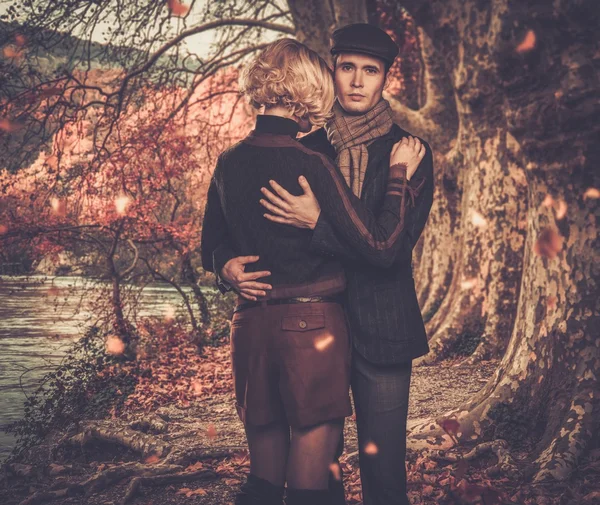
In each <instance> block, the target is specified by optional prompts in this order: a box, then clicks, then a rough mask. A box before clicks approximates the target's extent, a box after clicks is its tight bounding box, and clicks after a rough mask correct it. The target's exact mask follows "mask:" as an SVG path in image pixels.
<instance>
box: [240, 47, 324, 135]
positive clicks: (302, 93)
mask: <svg viewBox="0 0 600 505" xmlns="http://www.w3.org/2000/svg"><path fill="white" fill-rule="evenodd" d="M239 85H240V92H241V93H243V94H244V95H246V96H248V98H249V100H250V103H251V104H252V105H253V106H254V107H256V108H257V109H258V108H260V107H262V106H263V105H264V106H265V107H266V108H267V109H268V108H269V107H273V106H275V105H282V106H284V107H286V108H287V109H288V110H290V112H291V113H292V114H293V115H295V116H298V117H300V118H303V117H307V119H308V121H309V122H310V123H311V124H313V125H315V126H323V125H324V124H325V123H326V122H327V120H328V119H329V118H330V117H331V107H332V106H333V100H334V95H335V92H334V87H333V76H332V73H331V70H330V69H329V67H328V66H327V63H325V61H324V60H323V58H321V57H320V56H319V55H318V54H317V53H316V52H314V51H312V50H311V49H309V48H308V47H306V46H305V45H304V44H301V43H300V42H298V41H296V40H293V39H287V38H284V39H280V40H278V41H276V42H273V43H272V44H269V45H268V46H267V47H266V48H265V49H264V50H263V51H262V52H261V53H260V54H259V55H258V56H257V57H256V59H255V60H254V61H252V62H251V63H250V64H248V65H247V66H246V67H245V68H244V69H243V70H242V73H241V75H240V81H239Z"/></svg>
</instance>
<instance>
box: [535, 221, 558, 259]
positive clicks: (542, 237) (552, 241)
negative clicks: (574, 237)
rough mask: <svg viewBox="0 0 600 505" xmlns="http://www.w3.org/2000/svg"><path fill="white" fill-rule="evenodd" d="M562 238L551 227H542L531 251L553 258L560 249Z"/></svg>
mask: <svg viewBox="0 0 600 505" xmlns="http://www.w3.org/2000/svg"><path fill="white" fill-rule="evenodd" d="M562 245H563V238H562V237H561V236H560V235H559V234H558V232H557V231H556V230H555V229H553V228H544V229H543V230H542V231H541V232H540V234H539V235H538V238H537V240H536V241H535V244H534V246H533V252H534V253H535V254H537V255H538V256H543V257H545V258H550V259H552V258H555V257H556V255H557V254H558V252H559V251H560V250H561V249H562Z"/></svg>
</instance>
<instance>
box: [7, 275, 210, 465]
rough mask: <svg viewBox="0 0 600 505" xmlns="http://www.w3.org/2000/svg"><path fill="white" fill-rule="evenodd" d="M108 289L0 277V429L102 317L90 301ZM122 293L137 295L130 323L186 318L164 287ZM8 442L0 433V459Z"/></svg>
mask: <svg viewBox="0 0 600 505" xmlns="http://www.w3.org/2000/svg"><path fill="white" fill-rule="evenodd" d="M108 287H109V286H108V285H107V284H104V283H98V282H97V281H94V280H93V279H86V278H83V277H68V276H65V277H47V276H39V275H34V276H27V277H26V276H10V277H9V276H0V349H1V352H0V426H2V425H4V424H7V423H9V422H10V421H13V420H15V419H19V418H20V417H21V416H22V414H23V401H24V400H25V399H26V396H25V395H26V394H28V393H29V392H31V391H33V390H34V389H35V388H36V387H37V384H38V382H39V380H40V379H41V378H42V377H43V375H44V374H45V373H47V372H48V371H49V370H50V369H51V368H52V367H53V366H55V365H56V364H58V363H59V362H60V360H61V359H62V357H63V356H64V354H65V352H66V351H67V350H68V348H69V347H70V345H71V344H72V343H73V342H74V341H76V340H77V339H78V338H79V337H80V336H82V335H83V333H84V329H85V327H86V326H88V325H90V324H92V323H93V322H94V321H95V320H96V319H97V318H98V317H102V314H98V313H97V310H94V309H96V308H97V307H98V304H97V303H96V301H95V300H96V298H97V297H99V296H100V297H102V296H108V295H107V294H106V293H104V290H105V289H107V288H108ZM203 289H207V288H203ZM127 291H128V290H127V289H125V292H124V295H125V296H136V297H137V296H138V295H139V297H138V303H137V309H136V311H135V313H134V312H130V313H126V315H127V316H128V318H130V319H131V320H133V321H135V320H136V318H139V317H145V316H159V317H177V316H178V315H186V314H187V312H186V310H185V308H184V305H183V302H182V299H181V296H180V295H179V293H177V291H176V290H175V289H173V288H172V287H171V286H169V285H167V284H152V285H147V286H145V287H144V288H143V289H142V291H141V293H138V291H139V288H135V289H134V290H131V291H130V292H129V294H128V293H127ZM184 291H186V292H188V293H189V292H190V290H189V289H187V290H184ZM209 291H214V290H212V289H209ZM13 444H14V439H13V437H12V436H11V435H7V434H5V433H3V432H0V460H2V459H3V458H4V457H5V456H6V454H7V453H8V452H9V451H10V448H11V447H12V445H13Z"/></svg>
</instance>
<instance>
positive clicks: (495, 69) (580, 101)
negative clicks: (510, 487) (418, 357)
mask: <svg viewBox="0 0 600 505" xmlns="http://www.w3.org/2000/svg"><path fill="white" fill-rule="evenodd" d="M425 9H427V10H425ZM453 10H454V14H455V15H454V16H453V15H452V14H453V12H452V11H453ZM595 10H596V11H597V9H594V3H593V2H591V1H580V2H554V3H553V4H552V7H549V6H548V5H547V4H542V3H540V2H524V3H523V2H516V1H515V2H494V3H493V4H492V5H491V6H488V7H486V8H485V9H484V10H483V11H482V10H477V9H476V6H475V5H470V6H469V8H468V9H467V10H463V8H462V6H459V4H458V2H456V3H455V2H444V3H441V2H437V3H436V2H434V3H429V4H428V6H426V7H423V8H417V9H415V13H416V17H417V18H419V14H421V16H423V23H424V24H427V23H429V26H428V29H429V30H431V29H432V28H433V29H434V32H435V30H442V27H437V28H436V27H435V26H432V24H434V23H436V22H439V20H442V19H443V20H445V21H446V22H447V23H448V25H447V26H455V27H456V34H455V36H456V37H457V39H458V44H457V45H456V47H457V48H458V49H457V53H456V57H455V56H452V55H448V58H447V61H449V62H453V61H455V62H456V63H455V64H453V65H452V68H451V70H452V71H453V74H454V75H455V77H457V78H458V80H457V81H455V82H456V84H457V86H456V90H457V104H458V109H459V117H460V124H461V130H462V131H463V132H465V133H466V135H463V136H459V141H458V142H459V145H460V143H462V144H463V145H462V146H461V148H460V152H463V153H464V155H465V158H466V161H467V162H468V163H465V165H464V168H463V171H464V172H466V173H468V172H469V171H470V172H471V174H470V175H469V179H470V180H465V179H466V178H467V176H465V177H459V185H460V186H461V187H462V202H461V218H460V219H461V225H460V228H459V229H460V232H459V236H458V237H457V239H458V240H459V241H460V243H459V244H457V245H456V247H457V248H459V249H460V253H459V255H458V258H459V261H458V262H457V263H456V265H455V266H454V268H453V278H452V283H451V286H450V289H449V291H448V294H447V295H446V298H445V299H444V301H443V302H442V305H441V306H440V309H439V310H438V312H437V313H436V316H437V314H439V313H440V311H442V309H443V308H444V303H445V302H446V299H448V297H449V295H450V296H451V298H452V300H451V301H449V302H447V303H446V305H448V306H454V314H456V316H455V317H454V318H451V319H450V321H457V322H458V324H459V325H460V324H461V322H460V321H461V319H460V317H459V316H461V315H462V314H461V311H462V310H463V309H464V310H465V312H466V313H469V311H470V314H471V315H475V314H476V312H474V311H473V307H474V306H475V307H478V308H480V309H481V310H482V313H481V315H480V319H483V317H482V316H483V315H484V314H485V315H486V317H485V326H484V332H487V331H490V332H492V331H495V334H496V335H498V334H499V333H498V332H499V331H500V332H502V333H504V332H507V331H508V330H509V329H510V326H511V321H512V317H511V311H512V306H513V303H514V302H513V301H512V300H511V299H509V297H512V298H513V299H514V300H516V299H517V296H516V294H517V292H516V291H515V290H514V287H513V286H516V285H517V284H518V282H519V278H521V277H522V278H521V279H520V293H519V297H518V299H519V303H518V310H517V312H516V319H515V322H514V328H513V330H512V336H511V339H510V343H509V345H508V348H507V350H506V353H505V355H504V358H503V360H502V362H501V364H500V366H499V368H498V370H497V371H496V373H495V374H494V376H493V378H492V379H491V380H490V382H489V383H488V384H487V385H486V387H485V388H484V389H483V390H482V391H480V392H479V393H478V394H477V395H476V396H475V397H474V398H473V399H472V400H471V401H469V402H468V403H467V404H466V405H463V406H460V407H459V408H457V409H456V410H455V411H454V412H451V413H448V416H449V417H452V416H454V417H456V419H457V420H458V421H459V423H460V427H461V428H460V433H459V439H460V440H462V441H470V442H472V441H479V440H486V439H492V438H506V439H507V440H509V442H511V443H512V444H513V446H515V445H517V444H519V445H521V446H527V444H530V446H529V449H530V454H532V456H533V457H532V460H533V461H534V463H535V468H536V475H535V480H538V481H539V480H545V479H547V478H553V479H558V480H563V479H565V478H567V477H568V476H569V474H570V473H571V471H572V470H573V468H574V466H575V464H576V462H577V460H578V458H579V457H580V456H581V455H582V454H583V453H584V451H585V450H586V448H587V447H588V442H589V441H590V440H591V438H592V435H593V433H595V432H596V431H597V429H598V419H599V418H600V416H598V408H599V407H600V404H599V403H600V401H599V399H598V390H599V388H598V379H597V375H596V374H597V370H598V366H599V365H600V350H599V347H598V344H597V336H596V335H595V334H594V328H596V329H597V328H598V327H599V326H600V325H599V323H600V321H599V319H600V318H599V316H598V314H599V313H600V298H599V297H598V288H597V281H596V279H597V278H598V273H599V272H598V270H599V268H598V264H599V263H598V258H597V257H595V256H596V255H595V252H594V251H595V249H597V247H598V243H597V242H598V239H597V214H596V216H594V212H596V213H597V205H598V204H597V201H596V200H592V199H589V198H588V199H586V198H584V197H583V195H584V194H588V193H586V191H587V190H588V189H589V188H594V187H595V188H597V187H598V186H599V185H600V177H599V175H598V172H597V170H596V171H595V167H597V164H598V162H599V161H600V155H599V153H598V149H597V147H596V145H597V142H596V141H595V140H593V139H595V138H596V137H597V135H598V129H599V127H598V125H597V122H594V120H593V118H594V117H597V115H598V113H599V112H600V111H599V110H598V109H599V108H598V105H597V101H596V102H594V101H593V97H594V96H598V91H599V88H600V85H599V80H598V76H597V72H596V71H595V70H594V64H593V62H594V57H595V56H594V55H595V54H597V42H595V41H594V32H595V28H594V27H595V26H597V24H598V15H597V14H596V13H595ZM486 11H487V12H486ZM532 12H535V13H536V14H537V16H534V17H532V16H531V13H532ZM457 14H458V16H457ZM449 20H450V21H451V22H449ZM467 21H468V23H467ZM477 21H480V24H478V22H477ZM446 29H447V28H446ZM437 33H438V34H439V33H440V32H439V31H438V32H437ZM432 39H433V40H437V41H439V42H440V43H441V44H442V47H448V45H447V44H446V42H447V41H444V40H443V37H437V38H436V36H435V33H432ZM474 47H475V48H479V52H477V51H474V52H473V51H472V49H473V48H474ZM461 75H462V76H463V80H462V81H461V79H460V76H461ZM486 75H487V76H488V77H489V78H490V80H489V81H488V80H487V79H486V78H485V76H486ZM467 76H468V78H466V77H467ZM486 81H487V82H486ZM492 97H497V99H496V100H494V101H495V102H496V103H495V105H494V106H493V107H488V109H487V110H486V111H485V114H483V115H481V114H480V115H479V117H477V116H476V115H475V114H474V112H475V109H476V108H478V107H482V106H483V107H485V106H486V105H489V101H490V99H491V98H492ZM494 128H495V129H496V131H497V132H498V133H496V134H494ZM473 135H476V138H477V137H479V139H485V140H484V141H483V142H481V141H477V140H476V138H475V139H474V138H473ZM467 139H468V142H469V146H470V148H469V149H465V144H464V142H466V141H467ZM469 167H473V168H471V169H470V168H469ZM521 167H524V168H525V172H524V176H525V177H523V169H522V168H521ZM594 171H595V172H594ZM494 174H495V175H494ZM474 175H477V177H474ZM524 184H526V186H527V199H526V204H527V219H526V222H525V223H522V220H521V209H522V206H523V205H524V204H525V199H524V198H523V192H522V189H521V188H522V187H523V186H524ZM497 189H499V190H500V191H497ZM548 195H550V197H552V198H550V197H549V196H548ZM552 201H554V202H555V203H554V205H552ZM469 202H472V204H471V205H473V204H476V206H475V205H473V206H471V205H469ZM472 208H475V210H478V211H479V212H480V213H481V214H482V215H483V216H484V217H485V218H486V221H487V227H480V228H479V229H477V230H474V229H472V227H471V229H470V228H469V224H471V225H473V223H474V221H473V220H472V218H469V217H468V216H465V213H466V212H468V211H469V210H470V209H472ZM482 211H483V212H482ZM565 211H566V213H565ZM469 221H470V223H469ZM475 222H482V221H481V220H480V219H479V218H476V219H475ZM523 224H525V225H526V230H525V231H526V241H525V244H524V258H523V263H522V276H521V275H520V271H521V267H520V260H519V258H520V250H521V249H522V246H521V245H520V244H521V242H522V236H523V235H522V227H523ZM507 228H510V231H506V230H507ZM431 231H435V232H436V233H440V230H437V229H436V230H431ZM426 251H427V245H425V246H424V251H423V252H424V254H426ZM444 253H446V251H445V250H444ZM492 254H493V257H490V256H491V255H492ZM428 261H429V258H427V257H426V256H423V257H422V259H421V262H422V265H421V270H423V262H425V264H426V263H427V262H428ZM457 276H459V278H458V279H457V278H456V277H457ZM472 276H477V277H478V282H477V283H476V284H474V287H473V288H472V289H469V290H465V291H467V293H468V296H470V297H472V298H473V299H472V300H470V303H469V302H466V301H465V299H466V296H465V295H464V294H463V295H459V294H458V289H456V287H455V286H456V285H457V283H458V282H461V281H463V280H464V279H465V278H466V279H471V278H472ZM481 281H484V282H487V285H483V286H482V284H480V282H481ZM469 286H470V284H469ZM479 290H483V294H482V293H480V292H479ZM507 298H508V300H507ZM505 303H506V305H508V310H507V309H506V305H505ZM451 313H452V310H451V309H448V308H447V312H446V314H441V316H440V319H442V323H441V324H439V325H438V327H437V330H438V334H436V335H434V337H433V338H434V340H433V342H434V343H435V341H436V340H437V339H440V338H443V337H444V333H443V331H447V329H448V327H449V326H451V323H448V322H447V321H448V319H447V318H448V314H451ZM505 314H506V319H505ZM433 319H435V316H434V318H433ZM432 322H433V320H432V321H430V323H429V326H430V328H431V326H432ZM486 327H487V328H488V329H489V330H486V329H485V328H486ZM440 331H442V333H441V334H439V332H440ZM596 331H597V330H596ZM446 335H447V333H446ZM493 347H494V342H492V343H491V345H490V346H488V349H491V348H493ZM497 347H498V348H501V346H499V345H498V346H497ZM485 352H487V351H482V354H485ZM549 406H552V408H550V407H549ZM411 440H412V443H413V445H414V446H416V447H418V446H421V445H423V444H425V445H428V446H448V445H451V440H450V437H449V436H448V435H446V434H445V433H444V432H443V430H441V429H440V428H439V427H438V426H437V425H436V423H434V422H432V421H431V420H426V421H423V420H422V421H418V422H416V423H414V424H413V425H412V426H411Z"/></svg>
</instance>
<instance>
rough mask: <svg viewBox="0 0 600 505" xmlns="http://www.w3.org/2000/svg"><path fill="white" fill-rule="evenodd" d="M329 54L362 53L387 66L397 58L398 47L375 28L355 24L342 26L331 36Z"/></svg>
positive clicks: (380, 30) (390, 38) (364, 24)
mask: <svg viewBox="0 0 600 505" xmlns="http://www.w3.org/2000/svg"><path fill="white" fill-rule="evenodd" d="M331 38H332V42H333V43H332V46H331V54H332V55H335V54H337V53H362V54H368V55H369V56H375V57H376V58H380V59H382V60H383V61H385V62H386V63H387V64H388V66H391V65H392V63H394V59H395V58H396V56H398V52H399V49H398V45H397V44H396V43H395V42H394V41H393V39H392V37H390V36H389V35H388V34H387V33H385V32H384V31H383V30H382V29H381V28H378V27H377V26H373V25H369V24H367V23H355V24H352V25H346V26H342V27H341V28H338V29H337V30H335V31H334V32H333V34H332V36H331Z"/></svg>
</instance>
